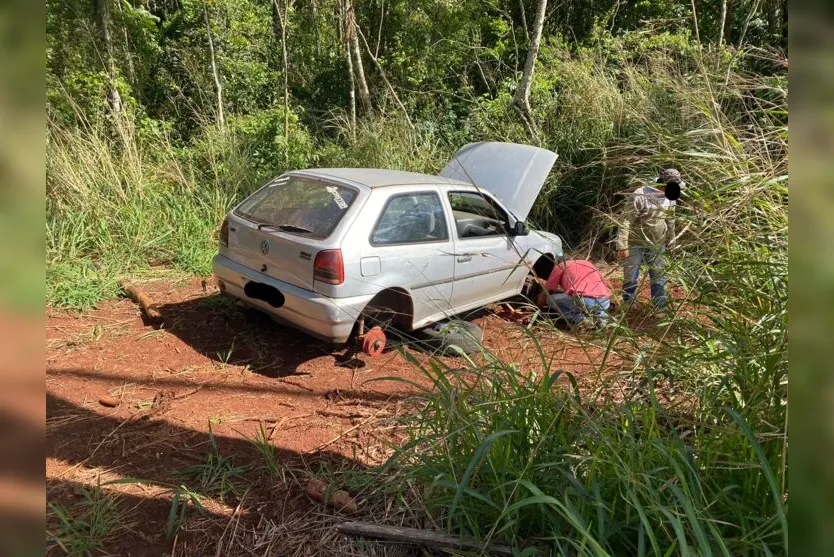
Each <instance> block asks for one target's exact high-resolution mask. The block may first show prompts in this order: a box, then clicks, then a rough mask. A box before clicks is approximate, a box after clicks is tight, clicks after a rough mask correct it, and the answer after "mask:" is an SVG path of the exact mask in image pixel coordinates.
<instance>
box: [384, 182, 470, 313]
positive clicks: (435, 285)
mask: <svg viewBox="0 0 834 557" xmlns="http://www.w3.org/2000/svg"><path fill="white" fill-rule="evenodd" d="M369 242H370V244H371V246H372V248H373V253H374V254H375V257H378V259H379V264H380V267H381V269H382V270H384V280H385V283H386V286H394V285H396V286H402V287H406V288H407V289H408V290H409V292H410V293H411V299H412V305H413V312H414V320H413V322H414V325H415V327H420V326H422V325H424V324H427V323H429V322H432V321H435V320H438V319H441V318H443V317H445V316H448V315H450V311H451V295H452V281H453V277H454V268H455V260H454V257H453V254H452V252H453V243H452V236H451V234H450V227H449V223H448V220H447V218H446V212H445V211H444V209H443V204H442V202H441V199H440V194H439V192H438V191H437V190H423V191H416V192H408V193H395V194H393V195H391V196H390V197H389V198H388V199H387V201H386V202H385V205H384V207H383V209H382V211H381V212H380V214H379V219H378V220H377V222H376V224H375V225H374V227H373V229H372V232H371V236H370V239H369Z"/></svg>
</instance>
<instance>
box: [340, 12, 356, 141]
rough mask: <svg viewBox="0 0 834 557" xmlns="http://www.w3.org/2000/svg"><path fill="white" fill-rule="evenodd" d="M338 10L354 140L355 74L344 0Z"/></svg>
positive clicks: (351, 129) (351, 131)
mask: <svg viewBox="0 0 834 557" xmlns="http://www.w3.org/2000/svg"><path fill="white" fill-rule="evenodd" d="M339 11H340V12H341V14H340V15H341V16H342V17H341V20H342V28H343V31H342V47H343V48H344V51H345V60H347V66H348V78H349V81H350V90H349V91H348V95H349V98H350V112H349V114H350V135H351V139H353V140H356V75H355V74H354V73H353V57H352V56H351V55H350V38H349V36H348V29H347V25H346V21H347V20H346V15H347V10H346V9H345V4H344V0H341V1H340V2H339Z"/></svg>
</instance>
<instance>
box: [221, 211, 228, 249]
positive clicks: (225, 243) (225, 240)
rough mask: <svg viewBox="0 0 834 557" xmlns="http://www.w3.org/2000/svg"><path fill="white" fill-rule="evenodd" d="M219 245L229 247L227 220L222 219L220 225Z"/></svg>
mask: <svg viewBox="0 0 834 557" xmlns="http://www.w3.org/2000/svg"><path fill="white" fill-rule="evenodd" d="M220 245H222V246H224V247H229V219H227V218H226V219H223V224H221V225H220Z"/></svg>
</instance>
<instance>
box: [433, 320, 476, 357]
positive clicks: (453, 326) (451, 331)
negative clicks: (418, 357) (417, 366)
mask: <svg viewBox="0 0 834 557" xmlns="http://www.w3.org/2000/svg"><path fill="white" fill-rule="evenodd" d="M419 334H420V336H422V337H424V342H425V343H426V344H428V345H429V346H431V347H433V348H435V349H437V350H439V351H440V352H441V353H443V354H454V353H455V349H454V348H452V346H456V347H458V348H459V349H460V350H461V351H463V353H464V354H474V353H475V352H478V351H479V350H480V349H481V346H482V344H481V343H482V342H483V339H484V332H483V331H482V330H481V328H480V327H478V326H477V325H475V324H474V323H470V322H469V321H463V320H461V319H452V320H450V321H444V322H441V323H435V324H434V325H430V326H429V327H426V328H425V329H421V330H420V331H419Z"/></svg>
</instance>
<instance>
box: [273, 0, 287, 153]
mask: <svg viewBox="0 0 834 557" xmlns="http://www.w3.org/2000/svg"><path fill="white" fill-rule="evenodd" d="M273 4H274V5H275V13H276V14H278V21H279V23H280V24H281V67H282V73H283V74H284V162H289V160H290V87H289V73H290V64H289V60H288V59H287V23H289V21H288V18H289V5H290V0H284V13H283V14H281V6H279V5H278V0H273Z"/></svg>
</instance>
